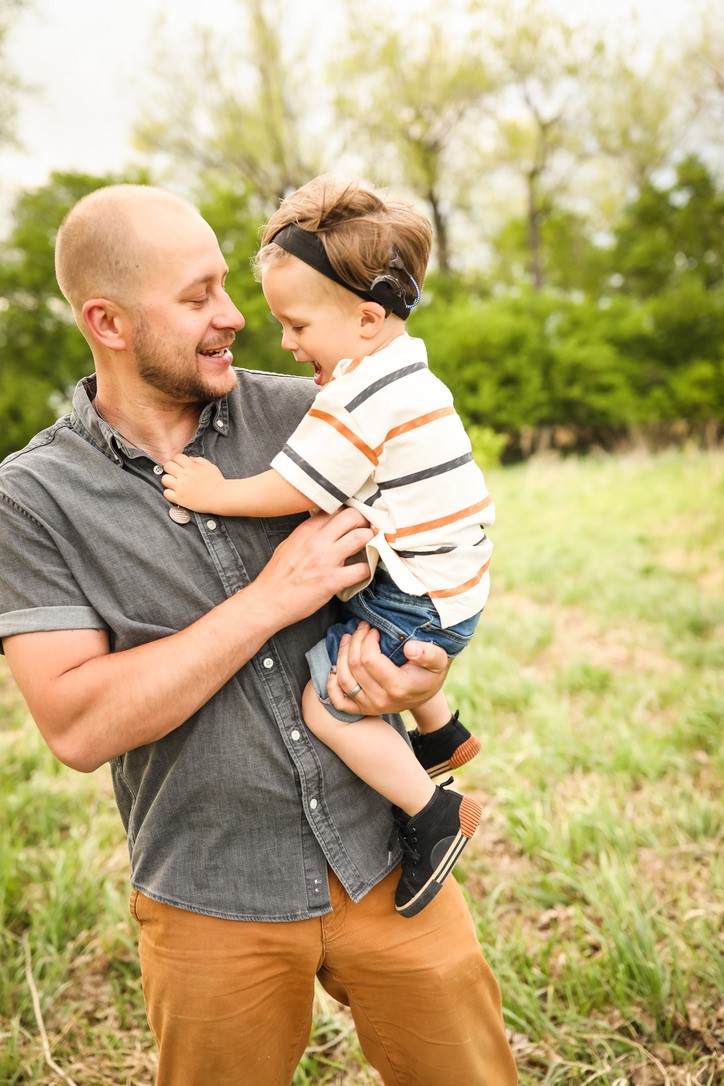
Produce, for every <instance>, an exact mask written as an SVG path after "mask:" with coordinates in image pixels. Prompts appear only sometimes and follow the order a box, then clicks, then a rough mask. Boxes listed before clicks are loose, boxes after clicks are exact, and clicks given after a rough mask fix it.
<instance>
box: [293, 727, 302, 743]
mask: <svg viewBox="0 0 724 1086" xmlns="http://www.w3.org/2000/svg"><path fill="white" fill-rule="evenodd" d="M300 736H301V732H299V731H297V729H296V728H295V729H294V731H293V732H292V739H293V740H294V742H295V743H296V742H297V740H298V739H299V738H300Z"/></svg>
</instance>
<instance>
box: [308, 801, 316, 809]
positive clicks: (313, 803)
mask: <svg viewBox="0 0 724 1086" xmlns="http://www.w3.org/2000/svg"><path fill="white" fill-rule="evenodd" d="M309 809H310V810H312V811H316V809H317V801H316V799H312V800H310V801H309Z"/></svg>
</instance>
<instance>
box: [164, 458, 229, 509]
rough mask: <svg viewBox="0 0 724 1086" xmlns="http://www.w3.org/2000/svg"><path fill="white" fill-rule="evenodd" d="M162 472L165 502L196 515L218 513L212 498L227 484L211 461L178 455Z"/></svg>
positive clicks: (165, 465)
mask: <svg viewBox="0 0 724 1086" xmlns="http://www.w3.org/2000/svg"><path fill="white" fill-rule="evenodd" d="M163 470H164V472H165V474H164V475H162V476H161V482H162V483H163V485H164V487H165V490H164V492H163V496H164V498H166V499H167V500H168V501H170V502H172V503H173V504H174V505H183V506H184V508H185V509H193V510H195V512H197V513H215V512H218V509H217V505H216V503H215V501H214V498H215V494H217V493H220V488H222V487H223V485H224V483H225V482H226V480H225V479H224V476H223V475H222V474H221V472H220V471H219V469H218V468H217V467H216V465H215V464H212V463H211V461H210V460H204V458H203V457H202V456H186V454H185V453H179V454H178V456H174V458H173V460H169V461H168V462H167V463H166V464H164V465H163Z"/></svg>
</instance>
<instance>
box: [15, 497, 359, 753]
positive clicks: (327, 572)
mask: <svg viewBox="0 0 724 1086" xmlns="http://www.w3.org/2000/svg"><path fill="white" fill-rule="evenodd" d="M362 523H364V522H363V520H362V518H361V517H360V515H359V514H358V513H356V512H355V511H354V510H351V509H345V510H342V511H341V512H340V513H338V514H336V515H335V516H331V517H330V516H327V515H325V514H321V515H320V516H317V517H312V518H311V519H310V520H308V521H306V522H305V523H304V524H303V525H301V526H300V527H299V528H297V529H296V530H295V531H294V532H292V534H291V535H290V536H289V537H288V539H286V540H285V541H284V542H283V543H282V544H280V546H279V547H277V549H276V550H275V551H274V553H273V555H272V557H271V558H270V560H269V562H268V563H267V565H266V566H265V567H264V569H263V570H262V572H261V573H260V575H259V576H258V577H257V579H256V580H255V581H253V582H252V583H251V584H250V585H248V586H247V587H246V588H244V589H242V590H241V591H240V592H238V593H237V594H236V595H234V596H232V597H231V598H230V599H228V600H225V601H224V602H223V603H220V604H218V605H217V606H216V607H214V608H213V609H212V610H211V611H209V612H208V613H207V614H206V615H204V616H202V617H201V618H200V619H198V620H197V621H196V622H194V623H192V624H191V625H190V626H188V627H187V628H185V629H183V630H180V631H179V632H177V633H174V634H171V635H169V636H168V637H165V638H161V639H160V640H158V641H153V642H150V643H148V644H145V645H139V646H137V647H135V648H132V649H126V650H124V651H122V652H118V653H111V652H110V651H109V644H108V637H107V635H106V634H105V633H104V632H102V631H99V630H75V631H68V630H57V631H51V632H45V633H43V632H35V633H25V634H16V635H15V636H14V637H7V638H5V639H4V647H5V652H6V656H7V659H8V663H9V664H10V668H11V671H12V673H13V675H14V677H15V679H16V681H17V683H18V685H19V687H20V689H21V691H22V693H23V695H24V696H25V699H26V701H27V703H28V706H29V708H30V711H31V713H32V715H33V717H34V718H35V721H36V723H37V724H38V727H39V728H40V731H41V732H42V734H43V736H44V738H45V740H46V742H47V743H48V746H49V747H50V748H51V750H52V751H53V752H54V753H55V755H56V756H57V757H58V758H60V760H61V761H63V762H65V763H66V764H67V765H70V766H72V767H73V768H76V769H79V770H83V771H91V770H93V769H95V768H97V767H98V766H99V765H101V764H102V763H103V762H105V761H107V760H108V759H109V758H112V757H115V756H116V755H118V754H122V753H124V752H126V751H128V750H132V749H133V748H134V747H138V746H143V745H145V744H146V743H151V742H154V741H155V740H157V739H160V738H162V737H163V736H164V735H166V734H168V732H170V731H172V730H173V729H174V728H177V727H179V725H181V724H183V723H184V721H186V720H187V719H188V718H189V717H190V716H192V715H193V713H195V712H196V711H197V710H198V709H199V708H200V707H201V706H202V705H204V704H205V703H206V702H207V701H208V700H209V698H211V697H213V695H214V694H215V693H216V692H217V690H219V689H220V688H221V687H222V686H223V685H224V683H225V682H227V681H228V680H229V679H230V678H231V676H232V675H234V674H235V673H236V671H238V670H239V668H240V667H242V666H243V665H244V664H245V663H246V662H247V661H248V660H249V659H250V658H251V657H252V656H253V655H254V654H255V653H256V652H257V651H258V650H259V648H260V647H261V646H262V645H263V644H264V642H265V641H267V640H268V638H269V637H270V636H272V635H273V634H274V633H276V632H277V631H278V630H280V629H282V628H284V627H286V626H290V625H292V624H293V623H295V622H298V621H299V620H300V619H302V618H305V617H306V616H307V615H310V614H312V613H313V612H314V611H316V610H318V609H319V607H321V606H322V605H323V604H324V603H325V602H326V601H327V600H329V599H331V597H332V596H333V595H334V594H335V592H338V591H340V590H341V589H342V588H344V587H349V586H350V585H352V584H356V583H357V582H358V581H359V580H360V579H362V578H363V577H364V576H365V575H366V573H368V572H369V567H368V566H367V565H366V564H364V563H354V564H352V565H346V564H345V562H346V560H347V559H348V558H349V557H350V556H351V555H353V554H356V553H357V552H358V551H359V550H360V549H361V548H362V547H364V546H365V544H366V543H367V542H368V541H369V538H370V537H371V535H372V533H371V531H370V530H369V529H368V528H363V527H360V526H359V525H360V524H362Z"/></svg>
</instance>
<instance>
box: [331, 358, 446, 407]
mask: <svg viewBox="0 0 724 1086" xmlns="http://www.w3.org/2000/svg"><path fill="white" fill-rule="evenodd" d="M426 369H427V363H426V362H415V363H413V364H412V365H411V366H404V367H403V368H402V369H401V370H396V371H395V372H394V373H390V374H388V375H387V377H380V379H379V381H373V382H372V384H371V385H368V386H367V388H366V389H364V391H363V392H360V394H359V396H355V397H354V399H353V400H350V401H349V403H348V404H345V407H346V408H347V410H348V411H354V409H355V407H359V405H360V404H361V403H364V401H365V400H368V399H369V398H370V396H374V394H375V393H376V392H379V391H380V389H382V388H386V387H387V385H391V384H392V383H393V382H394V381H399V380H400V379H401V378H402V377H407V376H408V375H409V374H411V373H417V371H418V370H426Z"/></svg>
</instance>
